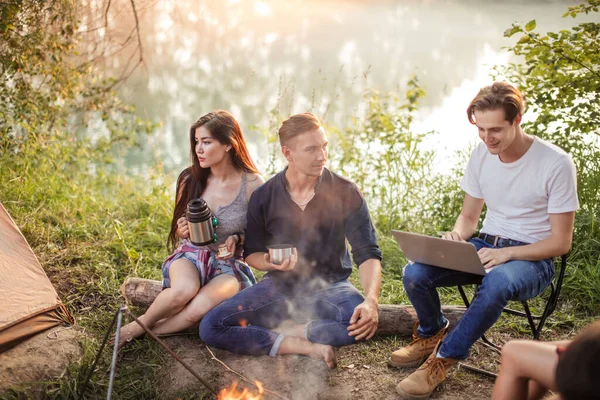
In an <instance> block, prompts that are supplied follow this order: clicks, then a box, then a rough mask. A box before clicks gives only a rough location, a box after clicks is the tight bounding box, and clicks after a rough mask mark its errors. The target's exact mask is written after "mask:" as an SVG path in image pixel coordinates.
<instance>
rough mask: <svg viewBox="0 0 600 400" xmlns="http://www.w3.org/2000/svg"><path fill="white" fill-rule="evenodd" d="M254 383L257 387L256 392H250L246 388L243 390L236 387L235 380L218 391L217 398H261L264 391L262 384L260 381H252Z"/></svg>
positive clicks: (230, 399) (241, 399)
mask: <svg viewBox="0 0 600 400" xmlns="http://www.w3.org/2000/svg"><path fill="white" fill-rule="evenodd" d="M254 384H255V385H256V387H257V388H258V393H257V394H253V393H251V392H250V391H249V390H248V388H244V389H243V390H240V389H238V387H237V386H238V382H237V381H235V382H233V384H232V385H231V386H230V387H228V388H225V389H222V390H221V391H220V392H219V395H218V397H217V399H218V400H261V399H262V394H263V392H264V389H263V385H262V383H261V382H260V381H254Z"/></svg>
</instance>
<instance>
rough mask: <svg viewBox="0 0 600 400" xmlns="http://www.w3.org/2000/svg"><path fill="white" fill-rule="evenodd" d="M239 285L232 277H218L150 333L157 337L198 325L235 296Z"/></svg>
mask: <svg viewBox="0 0 600 400" xmlns="http://www.w3.org/2000/svg"><path fill="white" fill-rule="evenodd" d="M239 289H240V283H239V282H238V280H237V279H236V277H235V276H233V275H220V276H216V277H215V278H213V279H211V280H210V281H209V282H208V283H207V284H206V286H204V287H202V288H201V289H200V291H199V292H198V294H197V295H196V297H194V298H193V299H192V301H190V302H189V303H188V304H187V305H186V306H185V308H184V309H183V310H181V312H179V313H177V314H175V315H173V316H171V317H169V318H167V319H164V320H162V321H160V322H158V323H157V324H156V325H155V327H154V329H153V330H152V332H154V333H155V334H157V335H165V334H167V333H174V332H181V331H182V330H184V329H187V328H189V327H190V326H193V325H196V324H198V322H200V320H201V319H202V317H204V316H205V315H206V313H208V312H209V311H210V310H212V309H213V308H215V307H216V306H218V305H219V304H221V303H222V302H223V301H225V300H227V299H228V298H230V297H232V296H233V295H235V294H236V293H237V292H238V291H239Z"/></svg>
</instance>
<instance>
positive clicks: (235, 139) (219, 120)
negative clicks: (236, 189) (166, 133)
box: [167, 110, 258, 249]
mask: <svg viewBox="0 0 600 400" xmlns="http://www.w3.org/2000/svg"><path fill="white" fill-rule="evenodd" d="M201 126H203V127H205V128H206V129H207V130H208V131H209V132H210V134H211V135H212V137H213V138H214V139H215V140H217V141H218V142H219V143H221V144H224V145H230V146H231V151H229V152H228V154H230V157H231V161H232V163H233V166H234V167H235V168H236V169H237V170H240V171H245V172H250V173H255V174H257V173H258V169H257V168H256V165H254V162H253V161H252V158H250V153H249V152H248V147H247V146H246V140H244V135H243V134H242V129H241V128H240V125H239V124H238V123H237V121H236V120H235V118H233V115H231V114H229V113H228V112H227V111H223V110H217V111H213V112H209V113H208V114H206V115H203V116H202V117H200V119H198V121H196V122H195V123H194V124H193V125H192V126H191V127H190V160H191V162H192V166H191V167H188V168H186V169H184V170H183V171H182V172H181V174H180V175H179V178H178V179H177V190H176V196H175V209H174V210H173V220H172V221H171V232H169V238H168V241H167V244H168V246H169V248H171V249H172V248H174V247H175V246H176V244H177V237H176V236H175V232H176V231H177V220H178V219H179V218H181V217H182V216H183V215H184V214H185V210H186V207H187V204H188V203H189V201H190V200H192V199H195V198H198V197H200V196H201V195H202V193H203V192H204V189H205V188H206V182H207V180H208V175H209V174H210V168H202V167H201V166H200V162H199V161H198V157H197V156H196V129H198V128H199V127H201Z"/></svg>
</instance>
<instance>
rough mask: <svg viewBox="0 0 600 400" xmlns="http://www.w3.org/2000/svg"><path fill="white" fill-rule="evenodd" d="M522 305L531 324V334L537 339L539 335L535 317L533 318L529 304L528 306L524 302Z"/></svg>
mask: <svg viewBox="0 0 600 400" xmlns="http://www.w3.org/2000/svg"><path fill="white" fill-rule="evenodd" d="M521 304H522V305H523V308H524V309H525V314H527V321H528V322H529V327H530V328H531V333H532V334H533V337H534V338H535V337H536V335H537V336H539V335H538V329H537V327H536V326H535V321H534V320H533V317H532V316H531V310H530V309H529V304H527V302H526V301H522V302H521Z"/></svg>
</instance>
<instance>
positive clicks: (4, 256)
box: [0, 203, 73, 352]
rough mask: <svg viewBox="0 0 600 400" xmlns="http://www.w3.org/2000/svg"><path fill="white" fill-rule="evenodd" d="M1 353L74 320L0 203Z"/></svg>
mask: <svg viewBox="0 0 600 400" xmlns="http://www.w3.org/2000/svg"><path fill="white" fill-rule="evenodd" d="M0 304H1V305H2V306H1V307H0V352H2V351H4V350H6V349H8V348H9V347H12V346H13V345H15V344H16V343H18V342H19V341H21V340H24V339H26V338H27V337H30V336H32V335H35V334H36V333H39V332H41V331H43V330H45V329H48V328H51V327H53V326H56V325H60V324H63V323H65V322H66V323H72V322H73V319H72V318H71V316H70V315H69V314H68V312H67V311H66V309H65V308H64V306H63V304H62V302H61V301H60V299H59V297H58V294H57V293H56V290H55V289H54V287H53V286H52V283H50V280H49V279H48V276H47V275H46V273H45V272H44V269H43V268H42V266H41V265H40V263H39V261H38V259H37V258H36V256H35V254H34V253H33V251H32V250H31V247H29V244H28V243H27V241H26V240H25V237H24V236H23V234H22V233H21V231H20V230H19V228H18V227H17V225H16V224H15V222H14V221H13V219H12V218H11V217H10V215H9V214H8V212H7V211H6V209H5V208H4V206H3V205H2V203H0Z"/></svg>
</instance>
